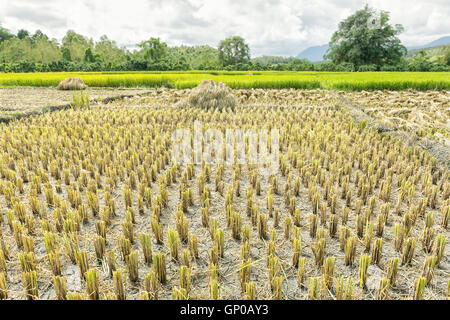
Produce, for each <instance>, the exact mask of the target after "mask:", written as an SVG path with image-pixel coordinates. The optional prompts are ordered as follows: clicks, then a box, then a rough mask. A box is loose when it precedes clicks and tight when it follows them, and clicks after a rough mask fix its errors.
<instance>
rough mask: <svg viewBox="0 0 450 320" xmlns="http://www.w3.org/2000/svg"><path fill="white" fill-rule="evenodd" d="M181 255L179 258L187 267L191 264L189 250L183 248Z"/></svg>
mask: <svg viewBox="0 0 450 320" xmlns="http://www.w3.org/2000/svg"><path fill="white" fill-rule="evenodd" d="M181 257H182V258H181V261H182V264H183V265H184V266H186V267H188V268H189V267H190V266H191V253H190V251H189V250H187V249H184V250H183V254H182V255H181Z"/></svg>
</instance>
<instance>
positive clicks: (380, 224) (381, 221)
mask: <svg viewBox="0 0 450 320" xmlns="http://www.w3.org/2000/svg"><path fill="white" fill-rule="evenodd" d="M384 226H385V218H384V215H383V214H379V215H378V216H377V230H376V234H377V236H378V237H383V233H384Z"/></svg>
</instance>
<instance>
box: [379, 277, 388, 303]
mask: <svg viewBox="0 0 450 320" xmlns="http://www.w3.org/2000/svg"><path fill="white" fill-rule="evenodd" d="M390 288H391V283H390V281H389V279H381V280H380V286H379V288H378V290H377V295H376V298H377V300H388V299H389V290H390Z"/></svg>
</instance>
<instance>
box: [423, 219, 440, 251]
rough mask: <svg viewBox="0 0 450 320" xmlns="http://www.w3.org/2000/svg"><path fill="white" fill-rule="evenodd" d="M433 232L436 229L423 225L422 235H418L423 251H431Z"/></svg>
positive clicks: (433, 238)
mask: <svg viewBox="0 0 450 320" xmlns="http://www.w3.org/2000/svg"><path fill="white" fill-rule="evenodd" d="M426 224H428V223H426ZM435 234H436V231H435V229H434V228H433V227H431V226H430V227H427V226H425V227H424V229H423V232H422V235H421V237H420V241H421V242H422V249H423V251H425V253H431V251H432V250H433V245H434V240H435Z"/></svg>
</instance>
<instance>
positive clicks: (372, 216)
mask: <svg viewBox="0 0 450 320" xmlns="http://www.w3.org/2000/svg"><path fill="white" fill-rule="evenodd" d="M5 90H7V89H0V94H1V93H5V92H6V91H5ZM8 90H9V89H8ZM11 90H23V89H11ZM25 90H30V92H32V93H33V94H32V95H33V96H35V97H42V99H40V98H39V99H36V100H43V101H46V102H41V103H42V104H38V103H35V102H33V98H32V97H31V96H27V95H25V94H22V93H23V91H22V92H19V91H17V96H23V97H24V98H23V99H22V101H19V100H17V99H14V97H13V96H10V95H8V94H7V95H6V96H9V97H10V100H5V99H3V98H2V100H0V104H2V105H3V107H6V108H11V110H22V108H32V106H36V107H44V106H47V105H46V104H47V103H50V102H49V101H50V100H51V99H47V100H46V99H45V97H44V96H45V95H48V96H51V97H54V99H55V100H51V105H64V104H67V103H70V104H72V107H71V108H69V109H67V110H59V111H55V112H48V113H42V114H39V115H31V116H29V117H24V118H20V119H13V120H12V121H10V122H8V123H1V124H0V127H1V131H0V146H1V148H0V208H1V210H0V300H1V299H5V300H23V299H28V300H37V299H40V300H85V299H90V300H106V299H108V300H138V299H143V300H172V299H173V300H186V299H191V300H218V299H219V300H221V299H224V300H241V299H247V300H255V299H257V300H374V299H380V300H412V299H417V300H421V299H427V300H430V299H433V300H434V299H436V300H445V299H449V294H450V292H449V291H450V258H449V251H448V250H449V249H448V246H447V245H446V242H447V239H448V238H449V236H450V231H449V225H448V220H449V214H450V213H449V211H450V209H449V208H450V207H449V204H450V201H449V200H450V175H449V166H448V159H449V158H446V155H448V152H449V145H448V138H449V125H448V121H449V93H448V92H442V91H425V92H416V91H398V92H390V91H374V92H370V93H368V92H363V91H362V92H344V91H333V90H289V89H285V90H263V89H257V90H231V89H229V88H228V87H226V86H225V85H221V84H215V83H210V82H206V83H203V84H202V85H200V86H199V87H198V88H196V89H186V90H169V89H158V90H156V89H155V90H146V91H145V92H141V91H138V92H136V91H135V92H132V93H130V95H135V97H132V98H127V99H119V100H115V101H112V102H111V103H106V102H102V101H100V103H97V104H94V103H86V100H85V99H82V100H79V99H74V96H73V94H72V93H65V94H61V95H63V96H59V95H60V94H56V91H52V89H25ZM34 90H36V91H34ZM92 91H93V90H90V92H89V96H90V99H95V96H96V95H97V93H99V95H101V96H102V97H103V98H106V97H108V95H110V96H111V97H112V96H116V93H117V92H110V91H106V92H101V93H100V92H96V93H95V94H93V93H92ZM35 92H36V95H35V94H34V93H35ZM78 94H79V93H77V94H76V95H78ZM121 94H123V92H122V91H120V92H119V94H118V95H121ZM126 94H128V92H127V93H126ZM2 97H5V96H4V95H3V96H2ZM28 97H29V100H28ZM52 99H53V98H52ZM99 100H100V99H99ZM80 101H81V102H80ZM93 101H94V100H93ZM183 129H184V131H183ZM227 130H228V131H229V130H243V132H244V134H243V135H242V136H239V134H237V133H238V132H239V131H234V133H236V134H235V135H234V136H233V135H231V136H228V134H227ZM252 130H253V131H252ZM178 133H182V135H178ZM183 142H187V143H185V144H180V143H183ZM427 146H428V147H429V146H431V147H430V148H429V149H427ZM433 148H434V149H433ZM435 149H436V150H437V151H436V150H435ZM198 150H200V152H198ZM255 155H256V156H255ZM181 156H183V157H181ZM181 159H183V160H184V161H181Z"/></svg>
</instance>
